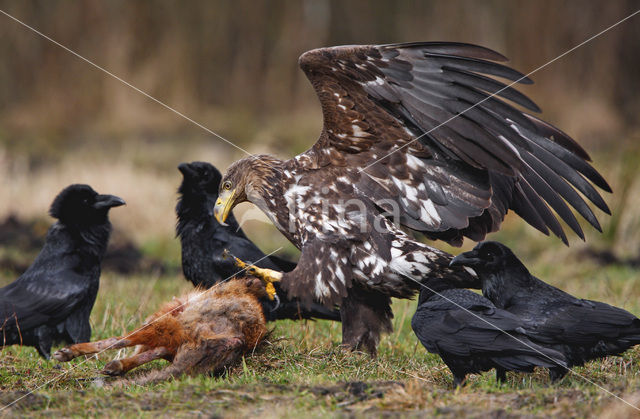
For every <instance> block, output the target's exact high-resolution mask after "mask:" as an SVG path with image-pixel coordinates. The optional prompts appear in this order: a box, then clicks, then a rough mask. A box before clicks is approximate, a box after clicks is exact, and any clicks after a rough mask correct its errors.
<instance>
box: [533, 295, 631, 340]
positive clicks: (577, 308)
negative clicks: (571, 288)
mask: <svg viewBox="0 0 640 419" xmlns="http://www.w3.org/2000/svg"><path fill="white" fill-rule="evenodd" d="M548 306H549V307H548V309H547V310H546V314H544V315H542V316H540V318H538V319H531V321H532V323H533V324H534V325H533V326H528V327H527V333H528V334H529V335H530V336H532V337H533V338H535V339H536V340H539V341H541V342H548V343H557V342H561V343H569V344H573V345H593V344H596V343H598V342H599V341H601V340H603V341H608V340H616V339H619V338H623V337H629V338H631V339H634V337H635V340H636V341H637V343H640V319H638V318H637V317H635V316H634V315H633V314H631V313H629V312H628V311H625V310H623V309H621V308H618V307H613V306H610V305H609V304H605V303H601V302H598V301H590V300H575V301H574V302H572V303H565V304H563V305H557V306H556V307H553V304H551V303H550V304H549V305H548Z"/></svg>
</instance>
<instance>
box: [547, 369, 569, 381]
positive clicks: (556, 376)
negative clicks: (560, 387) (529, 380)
mask: <svg viewBox="0 0 640 419" xmlns="http://www.w3.org/2000/svg"><path fill="white" fill-rule="evenodd" d="M568 372H569V370H568V369H566V368H565V367H553V368H549V378H551V382H552V383H555V382H556V381H560V380H561V379H562V378H563V377H564V376H565V375H567V373H568Z"/></svg>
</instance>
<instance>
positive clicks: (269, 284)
mask: <svg viewBox="0 0 640 419" xmlns="http://www.w3.org/2000/svg"><path fill="white" fill-rule="evenodd" d="M265 288H266V290H267V296H269V299H270V300H274V299H275V298H276V287H274V286H273V283H272V282H267V284H266V285H265Z"/></svg>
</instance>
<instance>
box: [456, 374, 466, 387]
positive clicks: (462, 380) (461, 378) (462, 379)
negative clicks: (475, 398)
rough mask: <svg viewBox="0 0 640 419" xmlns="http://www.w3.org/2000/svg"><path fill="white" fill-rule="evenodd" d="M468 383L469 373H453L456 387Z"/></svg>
mask: <svg viewBox="0 0 640 419" xmlns="http://www.w3.org/2000/svg"><path fill="white" fill-rule="evenodd" d="M466 384H467V375H466V374H455V373H454V374H453V386H454V387H456V388H457V387H464V386H465V385H466Z"/></svg>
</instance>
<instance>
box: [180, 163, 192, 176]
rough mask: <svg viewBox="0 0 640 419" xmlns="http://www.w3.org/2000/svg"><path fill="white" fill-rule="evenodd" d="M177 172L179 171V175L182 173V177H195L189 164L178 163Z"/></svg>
mask: <svg viewBox="0 0 640 419" xmlns="http://www.w3.org/2000/svg"><path fill="white" fill-rule="evenodd" d="M178 170H180V173H182V176H185V177H186V176H191V177H193V176H195V175H196V172H195V171H194V170H193V169H192V168H191V165H190V164H189V163H180V164H179V165H178Z"/></svg>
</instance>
